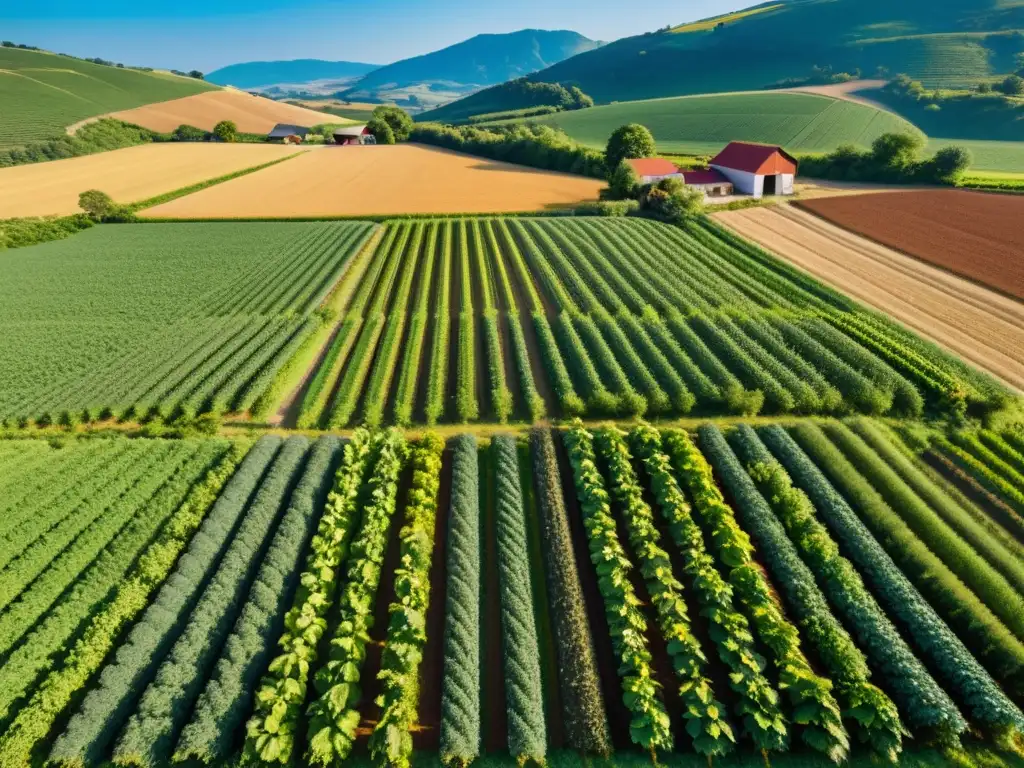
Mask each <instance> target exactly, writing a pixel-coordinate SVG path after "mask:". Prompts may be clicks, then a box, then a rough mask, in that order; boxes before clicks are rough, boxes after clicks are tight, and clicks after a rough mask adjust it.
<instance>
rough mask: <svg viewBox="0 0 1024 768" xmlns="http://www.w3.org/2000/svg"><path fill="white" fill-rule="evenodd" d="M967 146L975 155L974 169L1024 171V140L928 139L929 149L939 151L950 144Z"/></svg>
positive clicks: (972, 167) (1009, 171)
mask: <svg viewBox="0 0 1024 768" xmlns="http://www.w3.org/2000/svg"><path fill="white" fill-rule="evenodd" d="M953 144H955V145H957V146H960V147H967V149H969V150H970V151H971V155H972V156H973V157H974V164H973V165H972V166H971V169H972V170H974V171H996V172H1003V173H1024V141H975V140H972V139H938V138H932V139H929V141H928V148H927V151H928V152H929V153H931V152H937V151H938V150H940V149H942V148H943V147H948V146H950V145H953Z"/></svg>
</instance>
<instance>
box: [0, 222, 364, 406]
mask: <svg viewBox="0 0 1024 768" xmlns="http://www.w3.org/2000/svg"><path fill="white" fill-rule="evenodd" d="M371 230H372V225H370V224H365V223H344V224H339V223H315V224H169V225H159V226H157V225H125V226H110V227H97V228H93V229H91V230H88V231H86V232H84V233H82V234H80V235H79V236H76V237H73V238H70V239H68V240H62V241H56V242H52V243H47V244H44V245H40V246H35V247H31V248H22V249H15V250H10V251H3V252H0V297H2V300H0V326H2V327H4V328H5V329H6V330H5V332H4V333H3V334H2V338H0V360H2V361H3V363H2V365H0V369H2V372H0V420H3V419H15V420H16V419H18V418H20V417H22V416H30V415H31V416H33V417H40V416H42V417H43V418H44V420H46V418H47V416H48V417H49V418H52V419H53V420H57V419H58V418H61V417H62V416H63V417H64V418H70V419H71V420H77V419H79V418H83V417H89V418H91V417H94V416H96V415H99V414H100V413H103V412H104V411H107V410H109V411H110V412H113V413H115V414H124V413H125V411H126V409H127V408H128V407H130V406H135V407H136V408H137V410H139V411H140V413H145V412H148V411H150V410H154V409H155V410H156V411H158V412H160V413H162V414H163V415H165V416H171V415H173V414H174V413H177V412H181V413H186V414H187V413H192V414H194V413H196V412H197V411H201V410H210V409H213V410H215V411H216V410H226V409H229V408H231V407H233V406H234V405H236V403H237V404H241V402H242V401H245V402H246V403H247V404H251V403H252V402H253V401H254V400H255V398H256V397H258V396H259V394H261V388H262V389H266V387H267V386H268V385H269V383H270V379H271V378H272V376H273V374H274V372H275V371H276V370H277V368H278V367H279V366H280V365H281V364H282V363H283V362H284V359H286V358H287V357H289V356H291V355H292V354H294V352H295V348H296V344H297V343H300V342H301V340H302V339H303V338H304V337H305V336H306V335H308V334H309V333H310V332H311V331H312V329H313V327H314V326H316V325H317V323H318V318H317V317H315V316H313V315H312V312H313V310H314V309H316V307H317V306H318V305H319V304H320V302H321V301H322V300H323V298H324V296H325V294H326V292H327V291H329V290H330V289H331V287H332V286H333V285H334V282H335V281H336V280H337V277H338V275H339V274H340V273H341V271H342V270H343V269H344V267H345V264H346V262H347V259H348V257H349V256H350V255H351V254H352V253H353V252H354V251H356V250H357V249H358V247H359V245H360V243H361V242H362V241H363V240H365V239H366V237H368V236H369V234H370V232H371ZM65 414H66V416H65Z"/></svg>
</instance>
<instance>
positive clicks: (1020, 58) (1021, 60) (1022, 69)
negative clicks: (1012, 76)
mask: <svg viewBox="0 0 1024 768" xmlns="http://www.w3.org/2000/svg"><path fill="white" fill-rule="evenodd" d="M1015 66H1016V67H1017V74H1018V75H1020V76H1021V77H1024V51H1022V52H1020V53H1018V54H1017V64H1016V65H1015Z"/></svg>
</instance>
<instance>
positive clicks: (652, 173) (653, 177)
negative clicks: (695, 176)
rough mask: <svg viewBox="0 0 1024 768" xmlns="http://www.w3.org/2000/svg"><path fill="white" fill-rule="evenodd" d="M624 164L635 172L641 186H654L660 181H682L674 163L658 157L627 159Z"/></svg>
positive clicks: (681, 176) (681, 175)
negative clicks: (627, 164)
mask: <svg viewBox="0 0 1024 768" xmlns="http://www.w3.org/2000/svg"><path fill="white" fill-rule="evenodd" d="M626 162H627V163H629V165H630V167H632V169H633V170H634V171H636V175H637V176H639V177H640V183H641V184H655V183H657V182H659V181H661V180H662V179H679V180H680V181H682V179H683V174H682V173H680V172H679V168H678V167H676V164H675V163H672V162H669V161H668V160H663V159H662V158H660V157H643V158H638V159H629V160H626Z"/></svg>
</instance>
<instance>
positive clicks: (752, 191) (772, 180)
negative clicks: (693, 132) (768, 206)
mask: <svg viewBox="0 0 1024 768" xmlns="http://www.w3.org/2000/svg"><path fill="white" fill-rule="evenodd" d="M710 165H711V168H712V170H715V171H718V172H719V173H721V174H722V175H723V176H725V177H726V178H727V179H728V180H729V181H731V182H732V184H733V186H734V187H735V188H736V190H737V191H738V192H742V193H743V194H745V195H752V196H753V197H763V196H764V195H792V194H793V181H794V179H795V178H796V172H797V161H796V158H795V157H793V156H792V155H790V154H789V153H788V152H786V151H785V150H784V149H782V147H776V146H772V145H769V144H749V143H747V142H745V141H733V142H730V144H729V146H727V147H726V148H725V149H723V150H722V151H721V152H719V153H718V155H716V156H715V157H714V158H713V159H712V160H711V163H710Z"/></svg>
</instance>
